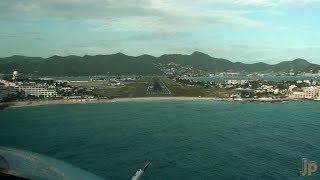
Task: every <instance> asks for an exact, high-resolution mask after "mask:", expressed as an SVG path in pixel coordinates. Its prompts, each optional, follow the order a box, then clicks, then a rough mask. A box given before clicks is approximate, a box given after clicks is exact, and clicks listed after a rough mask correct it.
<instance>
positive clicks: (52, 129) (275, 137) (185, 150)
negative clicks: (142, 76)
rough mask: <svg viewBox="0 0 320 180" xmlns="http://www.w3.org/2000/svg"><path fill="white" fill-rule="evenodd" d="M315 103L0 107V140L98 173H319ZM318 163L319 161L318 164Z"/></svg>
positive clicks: (318, 108) (319, 109)
mask: <svg viewBox="0 0 320 180" xmlns="http://www.w3.org/2000/svg"><path fill="white" fill-rule="evenodd" d="M319 129H320V103H319V102H311V101H310V102H287V103H273V104H272V103H240V102H224V101H209V100H198V101H169V100H165V101H147V102H143V101H141V102H113V103H101V104H74V105H47V106H34V107H21V108H8V109H5V110H3V111H0V146H8V147H13V148H18V149H23V150H28V151H33V152H37V153H41V154H44V155H47V156H50V157H53V158H57V159H59V160H62V161H65V162H68V163H70V164H73V165H75V166H78V167H80V168H82V169H85V170H87V171H89V172H92V173H94V174H96V175H98V176H101V177H103V178H105V179H117V180H118V179H119V180H121V179H130V178H131V177H132V176H133V175H134V173H135V172H136V171H137V170H138V169H139V168H141V167H142V166H143V164H144V162H145V160H146V159H148V158H152V159H153V160H152V163H151V165H150V167H149V169H148V170H147V171H146V174H145V176H144V178H143V179H145V180H150V179H184V180H186V179H193V180H194V179H279V180H280V179H281V180H284V179H290V180H292V179H306V178H307V179H319V178H320V174H318V173H315V174H313V175H311V176H309V177H302V176H301V175H300V174H299V172H300V171H301V166H302V163H301V160H302V158H308V159H310V160H312V161H315V162H319V164H320V135H319ZM319 169H320V165H319Z"/></svg>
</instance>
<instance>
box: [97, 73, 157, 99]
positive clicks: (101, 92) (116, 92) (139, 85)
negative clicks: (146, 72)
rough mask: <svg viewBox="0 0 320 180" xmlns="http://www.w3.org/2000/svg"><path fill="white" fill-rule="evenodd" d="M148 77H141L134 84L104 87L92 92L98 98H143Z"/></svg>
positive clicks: (148, 80)
mask: <svg viewBox="0 0 320 180" xmlns="http://www.w3.org/2000/svg"><path fill="white" fill-rule="evenodd" d="M150 79H151V78H150V77H143V78H141V79H139V80H137V81H136V82H133V83H130V84H126V85H124V86H119V87H106V88H103V89H98V90H95V91H94V94H95V95H96V96H99V97H108V98H121V97H145V96H147V95H146V90H147V86H148V85H149V82H150Z"/></svg>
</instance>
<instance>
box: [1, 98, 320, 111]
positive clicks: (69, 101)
mask: <svg viewBox="0 0 320 180" xmlns="http://www.w3.org/2000/svg"><path fill="white" fill-rule="evenodd" d="M200 100H205V101H226V102H238V103H247V102H253V103H276V102H302V101H316V100H306V99H273V100H269V101H267V100H258V99H243V100H235V99H228V98H215V97H131V98H129V97H126V98H114V99H58V100H34V101H32V100H30V101H16V102H4V103H0V106H2V107H3V109H4V108H19V107H31V106H44V105H64V104H65V105H71V104H98V103H114V102H151V101H200Z"/></svg>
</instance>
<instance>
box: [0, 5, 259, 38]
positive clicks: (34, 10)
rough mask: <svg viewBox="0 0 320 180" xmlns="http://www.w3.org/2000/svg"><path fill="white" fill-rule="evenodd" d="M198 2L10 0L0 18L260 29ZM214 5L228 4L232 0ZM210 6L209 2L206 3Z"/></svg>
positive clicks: (238, 13)
mask: <svg viewBox="0 0 320 180" xmlns="http://www.w3.org/2000/svg"><path fill="white" fill-rule="evenodd" d="M209 2H210V1H205V0H199V1H198V2H194V1H191V0H185V1H181V0H177V1H169V0H135V1H133V0H68V1H65V0H41V1H39V0H10V1H2V2H0V19H10V20H37V19H61V20H83V21H96V22H99V23H100V24H104V25H103V26H102V27H98V28H96V30H99V29H100V30H103V29H106V28H114V29H128V30H151V31H154V30H156V31H162V32H164V31H177V30H182V29H192V28H197V27H201V26H210V25H221V24H222V25H230V26H240V27H247V28H256V27H262V26H263V25H264V22H260V21H257V20H254V19H250V18H248V17H246V12H245V11H243V10H235V9H219V8H214V6H212V7H207V6H205V5H206V4H208V3H209ZM227 2H228V3H226V2H225V1H220V0H218V1H216V2H215V3H214V4H215V5H220V4H224V5H228V4H229V5H231V4H234V3H233V2H232V1H227ZM210 4H211V5H212V2H211V3H210Z"/></svg>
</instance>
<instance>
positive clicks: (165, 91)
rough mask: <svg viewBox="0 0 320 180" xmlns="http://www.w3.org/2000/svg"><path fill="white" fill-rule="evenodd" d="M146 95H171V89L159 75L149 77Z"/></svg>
mask: <svg viewBox="0 0 320 180" xmlns="http://www.w3.org/2000/svg"><path fill="white" fill-rule="evenodd" d="M147 94H148V95H171V91H170V90H169V88H168V87H167V86H166V85H165V83H164V82H163V81H162V80H161V79H160V78H159V77H153V78H151V81H150V84H149V86H148V88H147Z"/></svg>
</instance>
